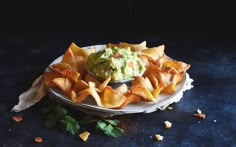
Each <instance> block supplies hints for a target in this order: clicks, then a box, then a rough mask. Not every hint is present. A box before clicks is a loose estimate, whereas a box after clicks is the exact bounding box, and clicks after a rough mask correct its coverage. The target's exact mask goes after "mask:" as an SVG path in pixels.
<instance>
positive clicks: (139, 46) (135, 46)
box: [119, 41, 147, 52]
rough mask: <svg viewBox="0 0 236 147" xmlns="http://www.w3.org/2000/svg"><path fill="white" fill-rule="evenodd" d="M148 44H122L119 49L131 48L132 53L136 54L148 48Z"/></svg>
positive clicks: (144, 42)
mask: <svg viewBox="0 0 236 147" xmlns="http://www.w3.org/2000/svg"><path fill="white" fill-rule="evenodd" d="M146 45H147V42H146V41H143V42H141V43H140V44H129V43H126V42H120V44H119V47H123V48H129V47H130V48H131V51H133V52H135V51H142V50H144V49H146V48H147V46H146Z"/></svg>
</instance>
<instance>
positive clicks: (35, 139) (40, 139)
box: [34, 137, 43, 143]
mask: <svg viewBox="0 0 236 147" xmlns="http://www.w3.org/2000/svg"><path fill="white" fill-rule="evenodd" d="M34 141H35V142H36V143H41V142H43V139H42V138H41V137H35V138H34Z"/></svg>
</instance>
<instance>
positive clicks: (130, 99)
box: [119, 93, 141, 109]
mask: <svg viewBox="0 0 236 147" xmlns="http://www.w3.org/2000/svg"><path fill="white" fill-rule="evenodd" d="M125 96H126V97H127V100H126V101H125V102H124V103H123V104H122V105H121V106H120V107H119V109H123V108H125V107H126V106H127V105H128V104H131V103H138V102H140V100H141V97H139V96H137V95H135V94H133V93H126V94H125Z"/></svg>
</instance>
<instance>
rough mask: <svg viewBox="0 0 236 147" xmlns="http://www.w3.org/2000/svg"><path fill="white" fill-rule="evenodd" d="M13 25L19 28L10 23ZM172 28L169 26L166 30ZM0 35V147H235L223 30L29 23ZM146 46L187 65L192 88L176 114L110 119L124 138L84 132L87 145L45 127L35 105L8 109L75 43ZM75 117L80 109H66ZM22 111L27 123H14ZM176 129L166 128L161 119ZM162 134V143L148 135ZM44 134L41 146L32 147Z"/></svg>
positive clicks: (228, 43)
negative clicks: (161, 46)
mask: <svg viewBox="0 0 236 147" xmlns="http://www.w3.org/2000/svg"><path fill="white" fill-rule="evenodd" d="M14 26H16V25H14ZM170 26H171V25H170ZM5 28H6V29H4V27H3V29H1V31H0V48H1V49H0V61H1V64H0V79H1V82H0V87H1V90H0V114H1V117H0V146H3V147H8V146H9V147H10V146H11V147H12V146H128V147H131V146H236V117H235V116H236V109H235V108H236V96H235V95H236V43H235V42H234V40H233V37H232V35H233V34H234V32H232V31H231V30H230V29H229V28H227V26H224V27H221V29H220V30H219V28H217V27H214V25H213V26H211V25H206V26H205V25H202V26H197V25H194V26H193V27H190V26H188V27H185V26H180V27H178V26H176V27H175V28H177V29H173V28H172V27H168V26H165V27H163V28H156V27H155V26H152V27H151V28H150V27H149V26H147V25H146V26H136V27H135V26H133V25H132V24H130V25H122V24H117V25H114V26H113V29H111V28H109V27H107V26H92V25H81V26H74V27H70V25H66V26H52V27H45V26H44V25H42V26H41V25H37V24H33V25H32V24H28V25H26V26H21V25H20V24H19V25H18V26H17V27H13V26H11V25H10V26H5ZM143 40H146V41H147V43H148V46H156V45H159V44H165V45H166V49H165V52H166V53H167V54H168V55H169V56H171V57H172V58H174V59H177V60H182V61H184V62H186V63H189V64H191V68H190V69H189V71H188V73H189V74H190V76H191V77H192V78H193V79H194V82H193V86H194V88H193V89H191V90H189V91H186V92H185V93H184V96H183V98H182V99H181V100H180V102H178V103H176V104H172V106H173V110H172V111H169V110H164V111H156V112H153V113H150V114H130V115H123V116H118V117H115V118H117V119H119V120H120V121H121V122H122V123H123V124H125V126H126V128H124V129H125V134H124V135H122V136H121V137H118V138H111V137H108V136H105V135H102V134H101V133H98V132H97V131H95V129H92V128H91V127H92V126H81V131H80V132H82V131H83V130H86V129H89V130H91V134H90V136H89V139H88V140H87V142H83V141H81V139H80V138H79V137H78V135H76V136H72V135H70V134H67V133H64V132H61V131H58V130H56V129H48V128H46V127H45V125H44V121H43V116H42V114H41V113H40V111H39V110H40V109H41V107H40V106H41V105H40V104H37V105H35V106H33V107H31V108H29V109H27V110H25V111H22V112H19V113H13V112H11V111H10V110H11V108H12V107H13V106H14V105H15V104H17V102H18V96H19V94H21V93H22V92H23V91H25V90H27V89H28V88H29V87H30V86H31V83H32V82H33V80H34V79H35V78H36V77H38V76H39V75H40V74H42V72H43V71H44V69H45V68H46V67H47V66H48V64H49V63H51V62H52V61H53V60H54V59H55V58H57V57H58V56H60V55H62V54H63V53H64V51H65V50H66V49H67V47H68V46H69V44H70V43H71V42H72V41H73V42H75V43H77V44H78V45H79V46H87V45H93V44H105V43H108V42H120V41H125V42H130V43H139V42H141V41H143ZM198 108H199V109H200V110H202V112H203V113H205V114H206V116H207V117H206V119H204V120H202V119H199V118H196V117H194V116H193V114H194V113H195V112H196V110H197V109H198ZM68 109H69V110H70V111H71V112H72V113H73V114H74V115H77V116H78V117H79V116H80V115H81V112H78V111H76V110H74V109H72V108H68ZM17 114H20V115H22V116H23V118H24V120H23V121H22V122H19V123H16V122H14V121H12V120H11V117H12V116H14V115H17ZM165 120H169V121H170V122H172V124H173V126H172V128H170V129H168V130H167V129H165V128H164V124H163V122H164V121H165ZM157 133H160V134H162V135H163V136H164V140H163V141H161V142H157V141H155V140H154V139H153V138H152V136H154V135H155V134H157ZM35 136H41V137H42V138H43V142H42V143H40V144H37V143H35V142H34V137H35Z"/></svg>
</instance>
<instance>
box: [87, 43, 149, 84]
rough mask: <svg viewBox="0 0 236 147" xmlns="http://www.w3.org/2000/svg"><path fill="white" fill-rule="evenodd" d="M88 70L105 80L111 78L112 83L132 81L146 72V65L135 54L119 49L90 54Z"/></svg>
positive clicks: (107, 49)
mask: <svg viewBox="0 0 236 147" xmlns="http://www.w3.org/2000/svg"><path fill="white" fill-rule="evenodd" d="M86 68H87V70H88V71H89V72H92V74H94V75H95V76H96V77H98V78H100V79H103V80H104V79H106V78H107V77H109V76H111V80H112V81H118V80H127V79H132V78H133V77H134V76H141V75H142V74H143V72H144V71H145V65H144V64H143V63H142V61H141V59H140V58H139V57H138V56H137V54H136V53H135V52H132V51H130V50H127V49H124V48H118V47H111V48H106V49H104V50H101V51H98V52H96V53H92V54H90V55H89V56H88V60H87V62H86Z"/></svg>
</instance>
